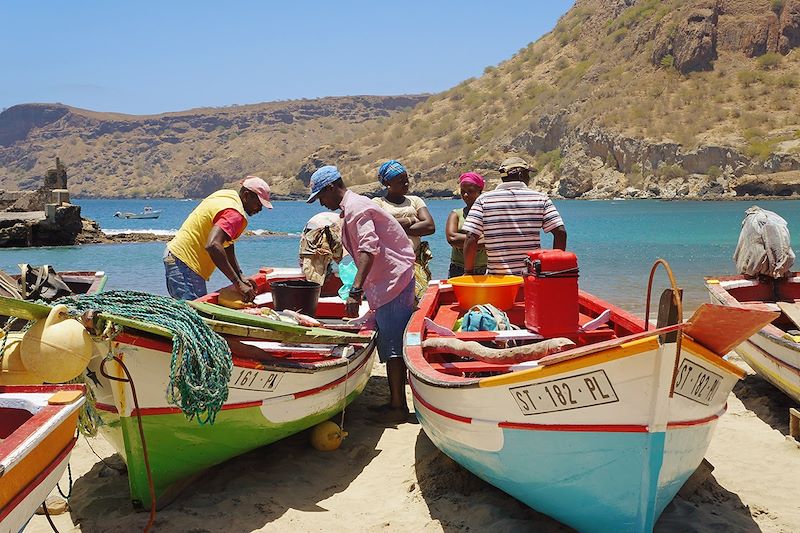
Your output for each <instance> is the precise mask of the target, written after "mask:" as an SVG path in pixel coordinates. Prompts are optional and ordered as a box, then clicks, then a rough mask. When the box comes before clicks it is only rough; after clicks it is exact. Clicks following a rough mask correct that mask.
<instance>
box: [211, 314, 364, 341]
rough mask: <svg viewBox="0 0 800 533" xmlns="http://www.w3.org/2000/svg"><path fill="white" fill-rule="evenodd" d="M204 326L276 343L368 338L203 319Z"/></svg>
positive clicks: (230, 333) (231, 334)
mask: <svg viewBox="0 0 800 533" xmlns="http://www.w3.org/2000/svg"><path fill="white" fill-rule="evenodd" d="M203 320H205V322H206V324H208V326H209V327H210V328H211V329H213V330H214V331H215V332H217V333H219V334H220V335H229V336H232V337H249V338H251V339H260V340H266V341H277V342H285V343H295V344H351V343H360V344H367V343H369V341H370V337H368V336H366V335H335V336H329V335H320V334H315V333H313V332H311V331H309V332H305V333H302V334H299V333H289V332H285V331H275V330H272V329H267V328H257V327H255V326H245V325H242V324H233V323H231V322H223V321H220V320H214V319H213V318H204V319H203ZM308 329H321V328H308Z"/></svg>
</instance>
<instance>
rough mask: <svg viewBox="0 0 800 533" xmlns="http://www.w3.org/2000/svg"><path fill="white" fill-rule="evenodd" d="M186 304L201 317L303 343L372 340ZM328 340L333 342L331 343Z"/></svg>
mask: <svg viewBox="0 0 800 533" xmlns="http://www.w3.org/2000/svg"><path fill="white" fill-rule="evenodd" d="M187 303H188V304H189V305H191V306H192V307H193V308H194V309H196V310H197V311H198V312H199V313H201V314H202V315H206V316H208V317H210V318H212V319H214V320H217V321H220V322H228V323H231V324H238V325H241V326H250V327H255V328H260V329H266V330H273V331H279V332H284V333H289V334H291V335H292V336H293V338H295V339H303V342H309V341H308V339H310V338H314V339H319V338H327V339H328V340H329V342H333V343H334V344H349V343H353V342H355V343H358V342H361V343H367V342H369V341H370V340H371V339H372V336H370V335H355V334H353V333H348V332H346V331H338V330H335V329H328V328H313V327H312V328H309V327H305V326H298V325H296V324H288V323H286V322H282V321H280V320H273V319H271V318H266V317H261V316H256V315H250V314H248V313H242V312H240V311H235V310H233V309H228V308H227V307H222V306H219V305H215V304H209V303H203V302H187ZM330 339H335V340H334V341H331V340H330ZM275 340H280V339H275Z"/></svg>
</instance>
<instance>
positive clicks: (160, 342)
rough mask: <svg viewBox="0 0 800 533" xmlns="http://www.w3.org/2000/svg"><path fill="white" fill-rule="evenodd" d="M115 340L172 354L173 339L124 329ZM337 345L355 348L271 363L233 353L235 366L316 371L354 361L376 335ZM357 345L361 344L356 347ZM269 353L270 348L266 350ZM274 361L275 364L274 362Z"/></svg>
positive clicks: (253, 339) (237, 338)
mask: <svg viewBox="0 0 800 533" xmlns="http://www.w3.org/2000/svg"><path fill="white" fill-rule="evenodd" d="M232 338H235V339H236V340H237V341H240V342H241V341H247V340H252V341H260V340H263V339H256V338H250V337H232ZM113 342H117V343H119V344H127V345H130V346H136V347H139V348H145V349H149V350H153V351H157V352H161V353H164V354H168V355H169V354H172V341H168V340H166V339H162V338H160V337H159V338H155V337H151V336H149V335H147V334H144V333H140V332H134V331H124V332H123V333H120V334H119V335H117V336H116V337H115V338H114V339H113ZM337 346H353V347H354V348H355V349H354V350H353V353H352V354H350V355H349V356H347V357H336V358H334V357H331V358H326V359H322V360H320V361H318V362H313V363H311V362H300V361H289V360H286V361H281V360H280V359H279V358H276V359H274V360H269V363H270V364H265V362H264V361H263V360H261V359H255V358H252V357H243V356H240V355H236V354H235V353H231V355H232V360H233V366H234V367H238V368H252V369H255V370H275V371H278V372H286V371H292V372H297V373H315V372H318V371H320V370H327V369H332V368H338V367H340V366H345V365H347V364H349V363H350V362H352V361H353V360H355V359H357V358H358V357H360V355H361V353H362V352H364V351H365V350H366V351H368V350H369V349H370V347H374V346H375V336H373V337H372V338H371V339H370V341H369V342H368V343H366V344H360V343H359V344H354V343H342V344H338V345H337ZM356 346H360V347H358V348H356ZM265 352H267V353H268V350H265ZM273 363H274V364H273Z"/></svg>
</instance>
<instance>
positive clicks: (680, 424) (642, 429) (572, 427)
mask: <svg viewBox="0 0 800 533" xmlns="http://www.w3.org/2000/svg"><path fill="white" fill-rule="evenodd" d="M409 386H410V387H411V394H412V396H413V397H414V401H418V402H420V403H421V404H422V406H423V407H425V408H426V409H427V410H429V411H432V412H433V413H436V414H437V415H439V416H442V417H444V418H448V419H450V420H455V421H457V422H462V423H464V424H472V423H473V422H479V423H481V424H488V425H496V426H497V427H498V428H502V429H517V430H524V431H565V432H598V433H652V431H651V428H650V426H649V425H646V424H540V423H531V422H511V421H508V420H504V421H500V420H485V419H476V418H472V417H467V416H463V415H459V414H456V413H452V412H450V411H447V410H445V409H443V408H441V407H437V406H435V405H433V404H432V403H430V402H429V401H428V400H426V399H425V398H423V397H422V394H421V393H420V392H419V391H418V390H417V388H416V387H414V385H413V383H409ZM727 410H728V404H727V403H725V405H724V406H723V407H722V409H720V410H719V411H717V412H716V413H714V414H712V415H709V416H705V417H703V418H698V419H694V420H678V421H668V422H667V424H666V427H667V429H680V428H685V427H692V426H698V425H702V424H709V423H712V422H716V421H717V420H718V419H719V418H720V417H722V415H724V414H725V413H726V412H727Z"/></svg>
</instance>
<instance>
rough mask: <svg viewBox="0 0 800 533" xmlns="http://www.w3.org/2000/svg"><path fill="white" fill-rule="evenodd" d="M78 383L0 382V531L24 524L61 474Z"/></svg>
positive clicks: (80, 398) (80, 396)
mask: <svg viewBox="0 0 800 533" xmlns="http://www.w3.org/2000/svg"><path fill="white" fill-rule="evenodd" d="M84 391H85V389H84V386H83V385H77V384H73V385H39V386H33V385H25V386H5V385H0V531H3V532H6V531H10V532H17V531H22V529H24V528H25V526H26V524H27V523H28V521H29V520H30V519H31V517H32V516H33V514H34V512H35V511H36V509H37V508H38V507H39V505H41V504H42V502H43V501H44V500H45V498H47V495H48V494H50V491H51V490H53V487H55V486H56V483H58V480H59V479H61V476H62V475H63V473H64V471H65V470H66V468H67V464H68V463H69V457H70V453H71V452H72V449H73V447H74V446H75V442H76V440H77V437H76V436H75V429H76V427H77V423H78V413H79V410H80V407H81V406H82V405H83V402H84Z"/></svg>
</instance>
